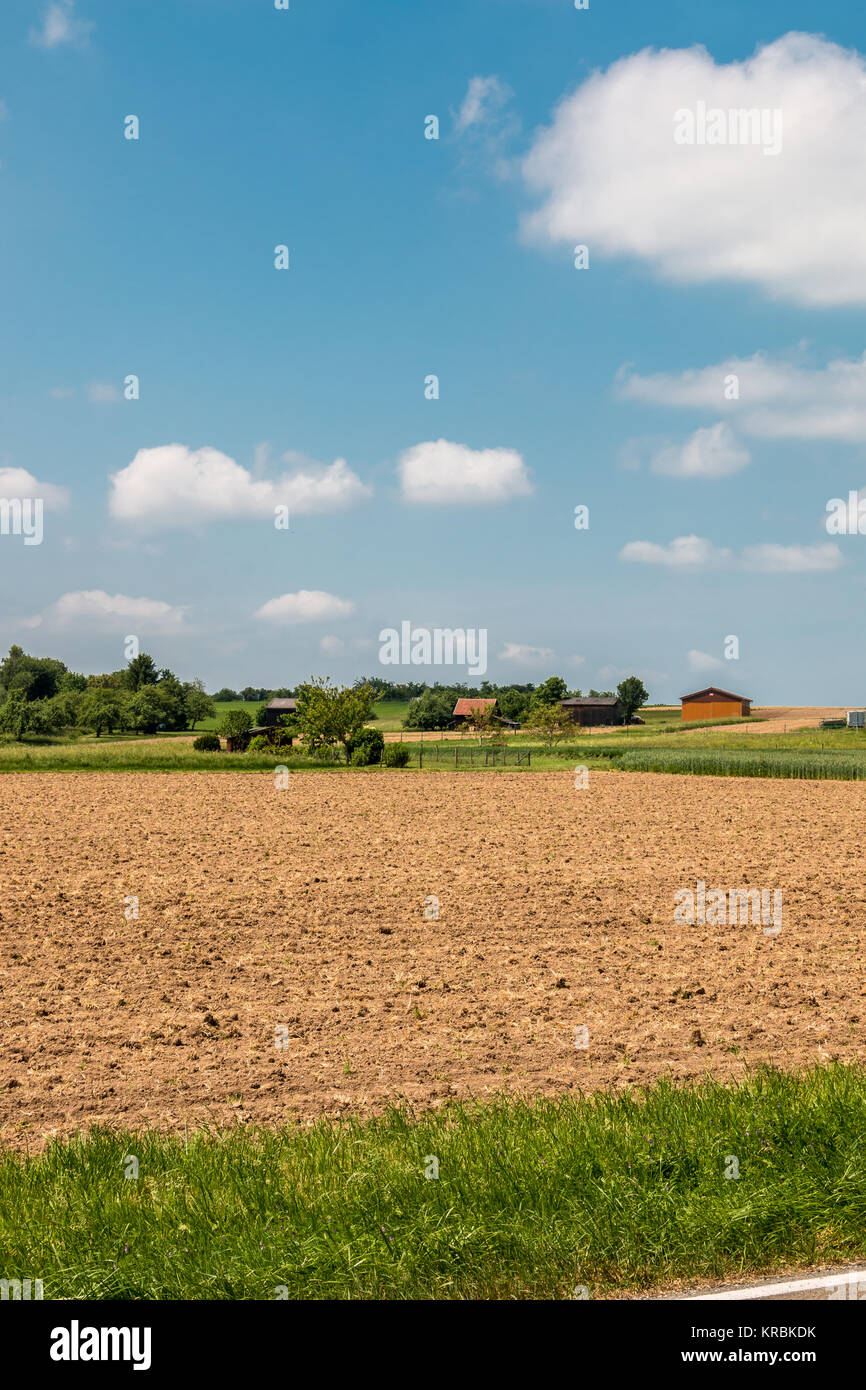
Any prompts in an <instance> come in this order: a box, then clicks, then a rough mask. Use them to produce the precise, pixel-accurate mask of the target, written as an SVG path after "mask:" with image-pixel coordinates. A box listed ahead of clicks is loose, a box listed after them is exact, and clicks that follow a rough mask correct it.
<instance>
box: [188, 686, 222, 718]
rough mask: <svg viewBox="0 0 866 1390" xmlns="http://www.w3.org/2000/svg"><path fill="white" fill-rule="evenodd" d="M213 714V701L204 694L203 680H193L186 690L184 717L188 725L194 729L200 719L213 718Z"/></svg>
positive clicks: (214, 710)
mask: <svg viewBox="0 0 866 1390" xmlns="http://www.w3.org/2000/svg"><path fill="white" fill-rule="evenodd" d="M215 714H216V709H215V708H214V702H213V700H212V699H211V698H210V696H209V695H206V694H205V688H204V681H200V680H194V681H193V682H192V685H190V686H188V688H187V691H186V717H187V722H188V723H189V727H190V728H191V729H194V728H195V726H196V724H197V723H198V721H199V720H200V719H213V717H214V715H215Z"/></svg>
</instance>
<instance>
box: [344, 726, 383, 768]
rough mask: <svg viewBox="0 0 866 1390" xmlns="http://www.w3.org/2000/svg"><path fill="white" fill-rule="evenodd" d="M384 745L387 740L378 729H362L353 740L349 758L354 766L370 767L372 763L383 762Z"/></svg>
mask: <svg viewBox="0 0 866 1390" xmlns="http://www.w3.org/2000/svg"><path fill="white" fill-rule="evenodd" d="M384 747H385V740H384V739H383V737H382V735H381V734H380V733H379V730H378V729H362V730H361V732H360V733H359V734H358V736H357V738H356V739H354V740H353V742H352V754H351V757H350V759H349V761H350V763H351V764H352V767H369V766H370V765H371V764H372V763H379V762H381V761H382V750H383V748H384Z"/></svg>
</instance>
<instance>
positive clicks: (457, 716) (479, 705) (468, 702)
mask: <svg viewBox="0 0 866 1390" xmlns="http://www.w3.org/2000/svg"><path fill="white" fill-rule="evenodd" d="M489 709H492V710H493V713H494V715H495V717H496V720H497V722H498V723H499V724H502V725H503V726H504V727H505V728H506V729H516V728H518V725H517V724H516V723H515V721H514V720H513V719H507V718H506V717H505V715H504V714H500V713H499V707H498V702H497V701H496V700H491V699H482V698H481V697H478V698H473V697H471V696H469V697H467V696H465V695H464V696H461V698H460V699H459V700H458V701H457V704H456V705H455V706H454V712H453V714H452V716H451V721H452V728H454V729H462V728H463V727H464V726H465V725H466V724H469V723H471V722H472V717H473V715H475V714H480V713H482V712H484V711H486V710H489Z"/></svg>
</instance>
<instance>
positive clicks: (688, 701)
mask: <svg viewBox="0 0 866 1390" xmlns="http://www.w3.org/2000/svg"><path fill="white" fill-rule="evenodd" d="M680 700H681V702H682V707H683V722H684V723H686V722H687V721H688V720H690V719H739V718H741V717H746V716H747V715H749V714H751V712H752V702H751V700H747V699H746V697H745V695H732V694H731V692H730V690H719V689H718V688H717V687H716V686H715V685H708V686H707V688H706V690H696V691H695V692H694V694H692V695H681V696H680Z"/></svg>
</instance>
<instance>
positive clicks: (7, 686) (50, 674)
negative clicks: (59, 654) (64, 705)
mask: <svg viewBox="0 0 866 1390" xmlns="http://www.w3.org/2000/svg"><path fill="white" fill-rule="evenodd" d="M65 672H66V666H65V665H64V663H63V662H62V661H55V659H54V658H53V657H50V656H28V654H27V653H26V652H25V651H24V650H23V649H22V648H21V647H15V646H13V647H10V648H9V655H8V656H7V657H5V658H4V659H3V661H2V662H0V686H2V688H3V689H4V690H20V691H21V692H22V693H23V695H24V698H25V699H26V700H50V699H51V697H52V696H53V695H56V694H57V691H58V688H59V682H60V680H61V678H62V677H63V675H64V674H65Z"/></svg>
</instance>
